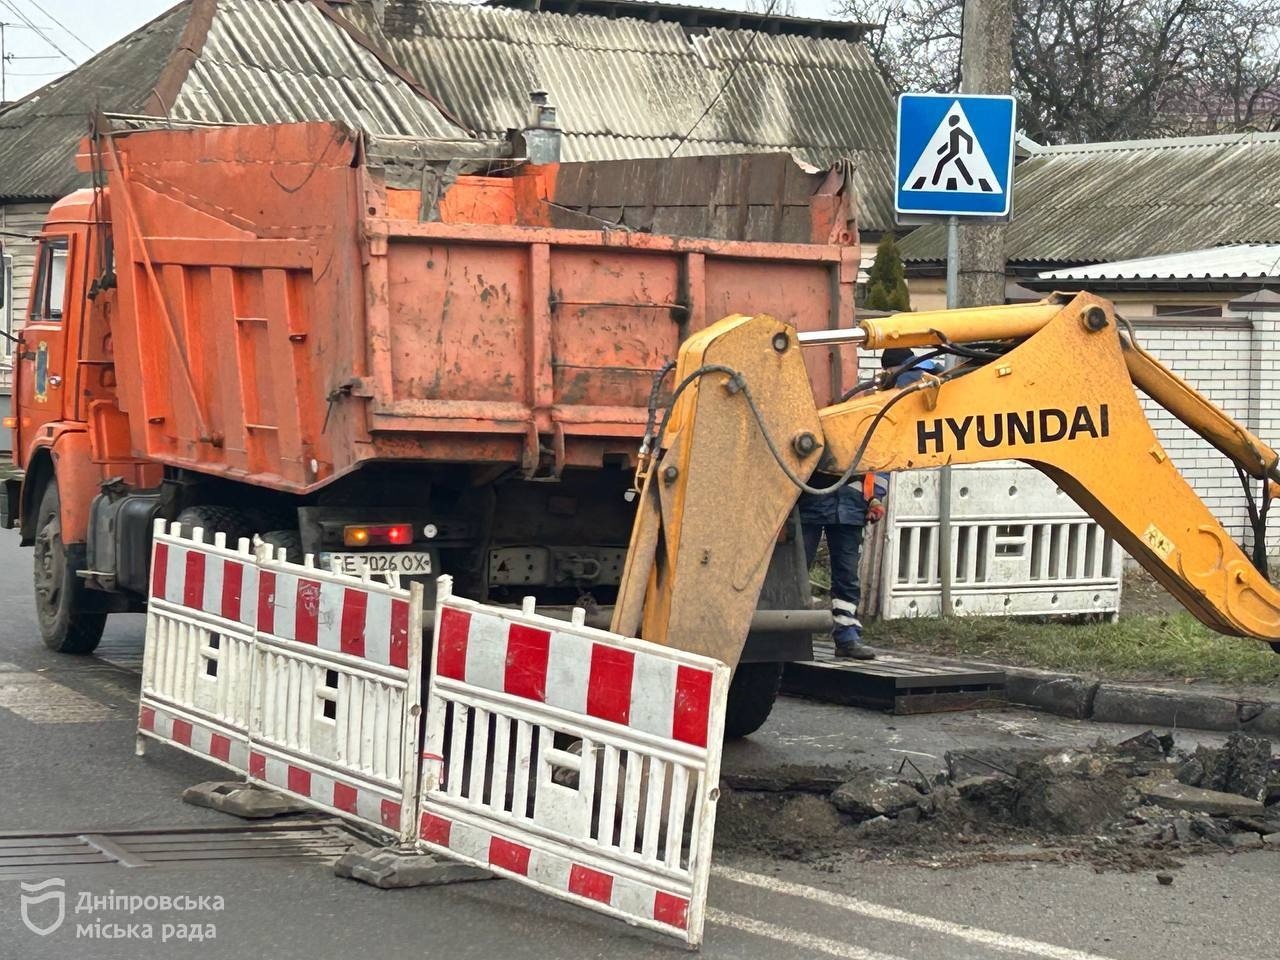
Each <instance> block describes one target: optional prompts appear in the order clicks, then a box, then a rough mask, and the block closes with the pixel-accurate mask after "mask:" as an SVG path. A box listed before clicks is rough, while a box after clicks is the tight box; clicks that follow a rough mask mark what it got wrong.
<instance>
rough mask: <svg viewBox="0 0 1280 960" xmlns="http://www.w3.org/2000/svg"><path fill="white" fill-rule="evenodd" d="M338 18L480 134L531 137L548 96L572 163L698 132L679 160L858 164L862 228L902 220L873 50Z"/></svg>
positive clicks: (502, 19)
mask: <svg viewBox="0 0 1280 960" xmlns="http://www.w3.org/2000/svg"><path fill="white" fill-rule="evenodd" d="M337 10H338V12H339V13H340V14H342V15H343V16H347V17H349V18H351V20H352V21H353V22H354V23H356V24H357V25H358V26H359V27H360V29H361V30H362V31H364V32H366V33H368V34H369V35H370V36H372V37H373V38H374V39H375V40H376V41H377V42H378V44H379V45H380V46H382V47H384V48H385V49H387V50H388V51H389V52H390V54H391V56H392V57H393V58H394V59H395V60H396V61H397V62H398V63H399V64H400V65H401V66H403V67H404V68H405V69H406V70H408V72H409V73H411V74H412V75H413V76H414V77H415V78H416V79H417V80H418V81H419V82H421V83H422V85H423V86H424V87H425V88H426V89H427V90H428V91H430V92H431V93H432V94H434V95H435V96H437V97H438V98H439V99H440V100H441V101H443V102H444V103H446V104H447V105H448V106H449V108H450V109H452V110H453V111H455V112H456V113H457V114H458V115H459V116H460V118H461V119H462V120H463V122H465V123H466V124H467V125H468V126H470V127H472V128H473V129H474V130H476V131H477V133H480V134H482V135H485V136H500V135H502V134H504V133H505V132H506V130H507V129H508V128H515V127H522V126H523V125H524V123H525V117H526V114H527V110H528V102H529V92H530V91H531V90H535V89H542V90H546V91H547V92H548V93H549V94H550V95H551V101H552V102H553V103H554V104H555V105H556V107H557V108H558V117H559V123H560V126H561V127H562V129H563V130H564V132H565V141H564V158H565V159H566V160H594V159H623V158H639V157H663V156H667V155H668V154H670V153H671V151H672V150H673V149H674V148H675V147H676V145H677V144H679V143H680V140H681V137H683V136H684V135H685V134H686V133H687V132H688V131H689V130H690V129H691V128H692V129H693V134H692V135H691V136H690V137H689V139H688V140H687V142H686V143H685V144H684V145H683V146H682V147H681V149H680V155H686V154H698V153H715V154H723V153H744V152H757V151H768V152H776V151H780V150H782V151H789V152H791V153H792V154H793V155H795V156H797V157H798V158H799V159H801V160H803V161H805V162H806V163H810V164H813V165H814V166H817V167H826V166H829V165H830V164H832V163H834V162H835V161H836V160H839V159H841V158H842V157H850V158H852V159H853V160H854V161H855V163H856V164H857V168H858V172H857V174H856V179H857V185H858V188H859V194H860V197H861V222H862V224H863V226H864V227H868V228H870V229H887V228H888V227H889V226H891V224H892V211H893V206H892V195H891V183H892V177H893V175H892V170H891V154H892V150H893V136H894V123H895V117H894V104H893V98H892V96H891V94H890V93H889V90H888V88H887V87H886V86H885V84H884V81H883V80H882V78H881V77H880V74H879V72H878V71H877V70H876V68H875V65H874V64H873V63H872V60H871V57H870V55H869V54H868V52H867V50H866V48H865V47H864V46H863V45H862V44H859V43H851V42H848V41H844V40H832V39H820V38H813V37H800V36H794V35H771V34H767V33H756V32H754V31H750V30H727V29H717V28H709V29H705V30H704V31H703V32H691V33H688V34H687V33H686V32H685V30H684V29H683V28H682V26H681V25H680V24H679V23H674V22H666V21H655V22H647V21H644V20H639V19H632V18H629V17H618V18H616V19H609V18H605V17H599V16H589V15H584V14H577V15H573V16H566V15H561V14H556V13H547V12H530V11H525V10H514V9H505V8H496V7H473V6H466V5H458V4H449V3H438V2H431V0H388V2H387V3H386V5H385V8H384V14H383V17H382V18H381V19H379V17H378V15H377V13H376V12H375V11H374V9H373V5H372V4H371V3H369V2H367V0H361V2H356V3H352V4H346V5H343V6H341V7H338V8H337ZM700 29H701V28H700ZM721 88H723V93H722V94H720V95H719V97H718V98H717V93H718V92H719V91H720V90H721ZM713 101H714V105H713V106H712V108H711V109H710V110H709V111H708V112H707V115H706V116H705V117H703V118H702V119H701V120H700V119H699V118H700V116H701V115H702V113H703V111H704V110H705V109H706V107H707V104H709V103H713ZM695 124H696V127H695Z"/></svg>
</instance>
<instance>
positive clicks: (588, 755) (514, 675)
mask: <svg viewBox="0 0 1280 960" xmlns="http://www.w3.org/2000/svg"><path fill="white" fill-rule="evenodd" d="M450 590H451V582H450V578H448V577H441V578H440V579H439V581H438V589H437V608H436V632H435V653H434V657H433V660H432V672H431V678H430V686H429V693H428V698H427V702H428V710H427V723H426V733H425V744H424V748H423V753H422V757H423V763H422V787H421V791H420V794H419V796H420V808H421V809H420V815H421V816H420V823H419V843H420V844H421V846H423V847H424V848H425V849H428V850H433V851H439V852H443V853H446V854H448V855H449V856H452V857H455V858H457V859H460V860H465V861H467V862H469V863H473V864H477V865H480V866H484V867H487V868H489V869H490V870H493V871H494V872H496V873H498V874H500V875H502V876H506V877H509V878H511V879H514V880H518V881H521V882H523V883H527V884H529V885H531V886H535V887H537V888H539V889H541V890H543V891H545V892H547V893H550V894H552V895H554V896H557V897H560V898H562V899H565V900H569V901H572V902H574V903H578V904H581V905H583V906H587V907H590V908H592V909H595V910H598V911H600V912H603V913H607V914H610V915H613V916H616V917H619V918H621V919H624V920H626V921H627V922H629V923H633V924H638V925H640V926H645V927H650V928H653V929H656V930H660V931H662V932H664V933H668V934H673V935H675V936H678V937H681V938H682V939H684V940H686V941H687V942H688V943H689V944H690V945H694V946H696V945H697V944H698V943H699V942H700V940H701V937H702V926H703V917H704V910H705V902H706V890H707V879H708V871H709V868H710V863H711V844H712V837H713V834H714V829H715V810H716V800H717V798H718V796H719V789H718V782H719V772H720V749H721V744H722V739H723V732H724V731H723V728H724V705H725V696H726V694H727V691H728V685H729V669H728V667H726V666H725V665H724V664H721V663H719V662H717V661H714V660H709V659H707V658H704V657H699V656H695V655H692V654H687V653H683V652H680V651H676V650H672V649H669V648H667V647H661V646H657V645H655V644H650V643H645V642H642V641H639V640H631V639H627V638H625V637H620V636H617V635H616V634H611V633H606V632H604V631H601V630H594V629H591V628H589V627H586V626H583V625H582V619H583V616H582V611H580V610H578V611H575V619H574V622H573V623H565V622H564V621H562V620H554V619H550V618H547V617H541V616H538V615H537V614H536V613H535V612H534V610H533V604H532V601H531V600H527V601H526V602H525V607H524V610H523V611H515V610H508V609H505V608H500V607H491V606H484V605H481V604H477V603H472V602H470V601H467V600H462V599H459V598H456V597H453V596H451V595H450Z"/></svg>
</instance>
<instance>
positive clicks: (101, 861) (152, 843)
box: [0, 820, 357, 880]
mask: <svg viewBox="0 0 1280 960" xmlns="http://www.w3.org/2000/svg"><path fill="white" fill-rule="evenodd" d="M356 842H357V841H356V838H355V837H353V836H352V835H351V834H349V833H347V831H346V830H344V829H343V828H342V827H341V826H340V825H339V824H338V823H337V822H335V821H333V820H314V821H296V822H291V823H289V825H288V826H280V825H269V824H249V825H237V826H231V827H186V828H172V829H153V830H111V831H97V832H95V831H86V832H83V833H0V880H8V879H16V878H23V877H36V876H46V875H47V874H48V873H49V872H50V870H52V869H55V868H57V869H62V868H68V867H73V868H77V869H82V868H99V867H154V866H159V865H161V864H167V863H184V864H191V863H199V862H216V861H219V860H264V859H290V860H320V861H323V862H326V863H332V862H334V861H335V860H337V859H338V858H339V857H340V856H342V855H343V854H344V853H346V852H347V851H348V850H350V849H351V847H352V846H353V845H354V844H355V843H356Z"/></svg>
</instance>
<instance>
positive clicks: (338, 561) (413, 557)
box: [329, 553, 431, 577]
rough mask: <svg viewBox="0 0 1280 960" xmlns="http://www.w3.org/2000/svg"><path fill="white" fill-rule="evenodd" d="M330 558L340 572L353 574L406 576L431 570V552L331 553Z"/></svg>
mask: <svg viewBox="0 0 1280 960" xmlns="http://www.w3.org/2000/svg"><path fill="white" fill-rule="evenodd" d="M329 560H330V562H331V563H332V564H333V568H334V569H336V570H337V571H338V572H339V573H348V574H351V575H352V576H356V577H358V576H360V574H361V573H362V572H363V571H365V570H368V571H369V572H370V573H398V574H401V575H403V576H406V577H412V576H417V575H419V574H424V573H430V572H431V554H429V553H331V554H329Z"/></svg>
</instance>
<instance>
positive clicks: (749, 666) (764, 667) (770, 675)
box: [724, 663, 782, 740]
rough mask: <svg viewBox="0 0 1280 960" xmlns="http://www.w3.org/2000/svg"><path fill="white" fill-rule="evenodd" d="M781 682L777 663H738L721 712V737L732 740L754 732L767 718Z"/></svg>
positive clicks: (780, 666)
mask: <svg viewBox="0 0 1280 960" xmlns="http://www.w3.org/2000/svg"><path fill="white" fill-rule="evenodd" d="M781 683H782V664H780V663H740V664H738V669H737V670H735V671H734V674H733V682H732V683H730V684H729V697H728V702H727V703H726V705H725V711H724V738H725V739H726V740H736V739H738V738H739V737H745V736H747V735H748V734H752V733H755V732H756V731H757V730H759V729H760V728H761V727H762V726H764V722H765V721H766V720H768V719H769V714H770V712H772V710H773V702H774V701H775V700H777V699H778V686H779V684H781Z"/></svg>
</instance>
